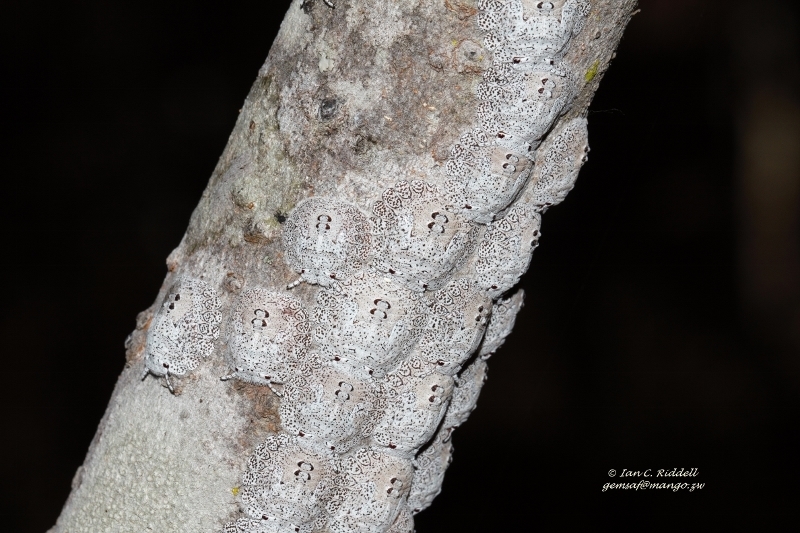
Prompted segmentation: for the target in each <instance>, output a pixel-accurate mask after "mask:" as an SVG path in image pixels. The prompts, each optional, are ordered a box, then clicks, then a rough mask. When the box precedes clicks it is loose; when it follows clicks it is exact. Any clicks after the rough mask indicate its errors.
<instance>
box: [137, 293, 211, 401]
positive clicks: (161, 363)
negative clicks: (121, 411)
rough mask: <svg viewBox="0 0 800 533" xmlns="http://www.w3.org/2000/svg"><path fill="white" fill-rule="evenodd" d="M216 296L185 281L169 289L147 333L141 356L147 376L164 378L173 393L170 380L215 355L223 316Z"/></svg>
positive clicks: (145, 375) (143, 375) (144, 374)
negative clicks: (143, 354) (215, 343)
mask: <svg viewBox="0 0 800 533" xmlns="http://www.w3.org/2000/svg"><path fill="white" fill-rule="evenodd" d="M221 307H222V304H221V303H220V300H219V297H218V296H217V292H216V291H215V290H214V289H212V288H211V287H210V286H209V285H208V284H207V283H206V282H204V281H201V280H198V279H193V278H188V277H184V278H181V279H180V280H178V282H177V283H175V284H174V285H173V286H172V288H171V289H170V291H169V293H168V294H167V296H166V297H165V298H164V302H163V303H162V305H161V308H160V309H159V310H158V311H157V312H156V314H155V316H154V317H153V322H152V325H151V326H150V330H149V331H148V332H147V351H146V352H145V356H144V364H145V370H144V373H143V374H142V379H144V378H145V377H147V374H153V375H155V376H164V378H165V380H166V382H167V387H169V390H170V391H173V387H172V381H171V380H170V376H184V375H186V374H187V373H188V372H191V371H192V370H194V369H196V368H197V366H198V365H199V364H200V361H202V360H203V359H205V358H206V357H208V356H209V355H211V352H212V351H214V341H215V340H216V339H217V338H219V324H220V322H221V321H222V313H221V312H220V308H221Z"/></svg>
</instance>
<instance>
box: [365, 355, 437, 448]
mask: <svg viewBox="0 0 800 533" xmlns="http://www.w3.org/2000/svg"><path fill="white" fill-rule="evenodd" d="M384 388H385V391H386V392H385V394H386V410H385V412H384V415H383V417H382V418H381V419H380V421H379V422H378V425H377V426H376V427H375V432H374V434H373V436H372V438H373V441H374V442H375V443H376V444H377V445H379V446H382V447H385V448H387V449H389V450H391V451H392V453H396V454H398V455H401V456H403V457H409V458H410V457H413V456H414V455H415V454H416V453H417V451H419V449H420V448H421V447H422V446H423V445H425V443H426V442H428V441H429V440H430V439H431V437H433V435H434V433H435V432H436V428H437V427H438V426H439V422H441V421H442V418H443V417H444V414H445V411H446V409H447V406H448V404H449V403H450V396H451V395H452V393H453V378H452V377H450V376H447V375H443V374H439V373H435V372H434V373H430V374H428V375H424V376H418V375H417V374H416V373H415V372H414V369H412V368H409V365H408V364H407V363H404V364H402V365H401V366H400V367H399V368H398V369H397V370H395V371H394V372H392V373H391V374H389V375H387V376H386V380H385V383H384Z"/></svg>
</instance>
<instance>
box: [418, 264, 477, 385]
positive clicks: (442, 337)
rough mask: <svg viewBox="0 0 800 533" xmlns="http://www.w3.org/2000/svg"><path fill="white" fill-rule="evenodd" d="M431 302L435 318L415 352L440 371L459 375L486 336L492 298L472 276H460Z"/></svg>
mask: <svg viewBox="0 0 800 533" xmlns="http://www.w3.org/2000/svg"><path fill="white" fill-rule="evenodd" d="M430 301H431V318H430V319H429V321H428V327H427V329H426V331H425V334H424V335H423V336H422V339H420V342H419V344H418V346H417V349H416V350H415V352H414V353H415V354H416V355H419V357H420V358H421V359H422V360H423V361H425V362H427V363H429V364H430V365H432V366H433V367H434V368H435V369H436V371H437V372H439V373H442V374H447V375H455V374H456V373H457V372H458V371H459V370H461V365H462V364H463V363H464V361H466V360H467V359H468V358H469V356H470V355H472V354H473V353H474V352H475V350H476V349H477V348H478V345H479V344H480V342H481V339H482V338H483V332H484V330H485V329H486V324H487V323H488V321H489V315H490V313H491V310H492V300H491V298H490V297H489V296H488V295H487V294H486V292H485V291H482V290H481V289H480V287H479V286H477V285H476V284H475V283H474V282H472V281H470V280H469V279H468V278H457V279H455V280H453V281H451V282H450V283H448V284H447V285H446V286H445V287H443V288H441V289H439V290H438V291H436V292H435V293H433V294H432V295H431V297H430Z"/></svg>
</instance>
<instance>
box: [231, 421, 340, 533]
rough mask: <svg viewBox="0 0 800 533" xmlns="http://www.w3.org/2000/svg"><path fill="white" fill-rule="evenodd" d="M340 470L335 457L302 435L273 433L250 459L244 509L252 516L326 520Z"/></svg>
mask: <svg viewBox="0 0 800 533" xmlns="http://www.w3.org/2000/svg"><path fill="white" fill-rule="evenodd" d="M336 472H337V465H336V463H335V462H334V460H333V459H331V458H330V457H326V456H325V455H323V454H321V453H319V452H318V451H316V450H313V449H309V448H308V447H307V446H304V445H303V443H302V441H301V439H299V438H298V437H290V436H288V435H271V436H269V437H268V438H267V440H266V441H265V442H264V443H262V444H261V445H259V446H258V447H257V448H256V450H255V452H254V454H253V455H252V456H251V457H250V459H249V461H248V464H247V470H246V472H245V474H244V476H243V478H242V484H241V493H240V494H241V496H240V498H241V502H242V508H243V509H244V512H245V514H246V515H247V516H249V517H250V518H252V519H256V520H258V519H261V520H266V521H269V520H277V521H279V522H280V521H285V522H288V523H290V524H292V525H294V526H296V527H312V526H313V524H315V523H319V522H320V521H324V508H325V505H326V503H327V502H328V499H329V497H330V490H331V488H332V481H333V478H334V475H335V474H336ZM312 529H313V527H312Z"/></svg>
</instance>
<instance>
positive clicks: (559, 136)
mask: <svg viewBox="0 0 800 533" xmlns="http://www.w3.org/2000/svg"><path fill="white" fill-rule="evenodd" d="M588 153H589V132H588V129H587V122H586V119H585V118H575V119H572V120H570V121H569V122H567V123H565V124H563V125H559V126H557V127H556V129H555V130H554V131H553V132H552V133H551V134H550V135H548V136H547V139H546V140H545V142H544V143H543V144H542V146H541V147H540V148H539V150H538V151H537V153H536V165H535V167H534V171H533V176H532V177H531V182H530V186H529V188H528V190H526V191H525V200H526V201H529V202H531V203H532V204H534V205H536V206H539V208H540V209H546V208H547V207H550V206H552V205H556V204H558V203H561V202H562V201H563V200H564V198H566V197H567V193H569V191H571V190H572V188H573V187H574V186H575V181H576V180H577V179H578V172H580V170H581V167H582V166H583V164H584V163H586V161H587V160H588V155H587V154H588Z"/></svg>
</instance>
